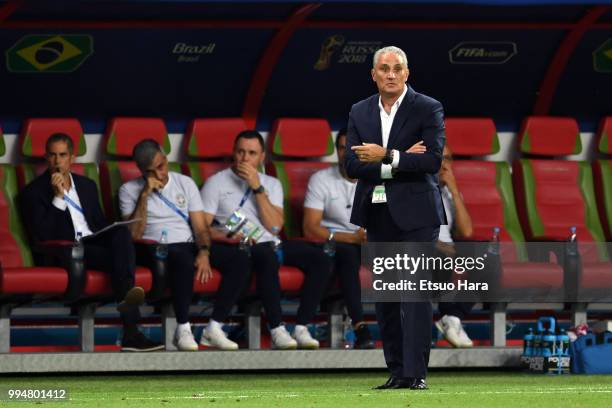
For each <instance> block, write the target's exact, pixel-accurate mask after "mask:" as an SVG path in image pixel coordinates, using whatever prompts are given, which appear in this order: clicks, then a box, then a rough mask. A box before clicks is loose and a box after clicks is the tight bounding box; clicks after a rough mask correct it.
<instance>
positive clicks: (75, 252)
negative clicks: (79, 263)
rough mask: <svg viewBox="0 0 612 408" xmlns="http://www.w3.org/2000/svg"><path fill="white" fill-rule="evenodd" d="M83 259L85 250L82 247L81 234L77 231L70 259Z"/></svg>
mask: <svg viewBox="0 0 612 408" xmlns="http://www.w3.org/2000/svg"><path fill="white" fill-rule="evenodd" d="M84 257H85V248H84V247H83V233H82V232H81V231H77V234H76V240H75V241H74V244H73V245H72V258H73V259H83V258H84Z"/></svg>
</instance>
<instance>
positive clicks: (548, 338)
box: [542, 329, 557, 357]
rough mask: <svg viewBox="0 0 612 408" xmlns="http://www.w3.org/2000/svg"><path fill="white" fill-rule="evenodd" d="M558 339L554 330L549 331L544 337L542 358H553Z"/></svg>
mask: <svg viewBox="0 0 612 408" xmlns="http://www.w3.org/2000/svg"><path fill="white" fill-rule="evenodd" d="M556 340H557V337H556V336H555V334H554V332H553V331H552V330H550V329H549V330H547V331H546V333H544V335H543V336H542V356H544V357H551V356H552V355H553V351H554V345H555V341H556Z"/></svg>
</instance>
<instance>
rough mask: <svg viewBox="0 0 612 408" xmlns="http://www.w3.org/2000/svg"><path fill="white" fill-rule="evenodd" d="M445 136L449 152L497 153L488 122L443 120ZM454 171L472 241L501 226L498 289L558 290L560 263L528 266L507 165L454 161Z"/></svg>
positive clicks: (495, 133)
mask: <svg viewBox="0 0 612 408" xmlns="http://www.w3.org/2000/svg"><path fill="white" fill-rule="evenodd" d="M446 134H447V143H448V146H449V148H450V149H451V151H452V152H453V154H456V152H457V151H459V154H460V155H463V156H471V155H473V156H483V155H489V154H494V153H497V151H498V150H499V141H498V140H497V139H498V137H497V132H496V130H495V124H494V123H493V121H492V120H491V119H487V118H474V119H469V118H458V119H456V118H447V119H446ZM453 173H454V175H455V178H456V180H457V186H458V187H459V191H460V192H461V195H462V196H463V200H464V202H465V205H466V207H467V209H468V212H469V213H470V217H471V219H472V224H473V229H474V232H473V236H472V238H471V239H473V240H477V241H488V240H490V239H491V237H492V231H493V228H495V227H499V228H500V241H501V242H502V244H503V245H502V246H501V249H502V252H501V254H500V255H501V259H502V276H501V284H502V287H505V288H520V287H540V285H541V284H544V285H545V287H561V285H562V283H563V270H562V268H561V267H560V266H559V265H556V264H548V263H535V262H527V253H526V248H525V244H524V241H525V237H524V235H523V231H522V229H521V225H520V223H519V218H518V215H517V212H516V205H515V201H514V193H513V190H512V179H511V177H510V168H509V166H508V164H507V163H506V162H492V161H481V160H455V161H454V162H453ZM504 243H513V245H509V244H504ZM535 272H537V273H535Z"/></svg>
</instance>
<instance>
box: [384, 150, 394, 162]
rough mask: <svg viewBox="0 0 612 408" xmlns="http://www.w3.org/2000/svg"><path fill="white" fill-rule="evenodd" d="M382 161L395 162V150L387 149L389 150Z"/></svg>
mask: <svg viewBox="0 0 612 408" xmlns="http://www.w3.org/2000/svg"><path fill="white" fill-rule="evenodd" d="M382 163H383V164H391V163H393V150H391V149H387V152H386V153H385V157H383V159H382Z"/></svg>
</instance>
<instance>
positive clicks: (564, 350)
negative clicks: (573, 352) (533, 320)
mask: <svg viewBox="0 0 612 408" xmlns="http://www.w3.org/2000/svg"><path fill="white" fill-rule="evenodd" d="M569 343H570V341H569V336H568V335H567V332H566V331H564V330H561V329H559V332H558V333H557V349H556V350H555V351H556V353H555V354H556V355H557V356H561V357H563V356H569Z"/></svg>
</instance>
